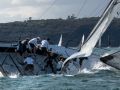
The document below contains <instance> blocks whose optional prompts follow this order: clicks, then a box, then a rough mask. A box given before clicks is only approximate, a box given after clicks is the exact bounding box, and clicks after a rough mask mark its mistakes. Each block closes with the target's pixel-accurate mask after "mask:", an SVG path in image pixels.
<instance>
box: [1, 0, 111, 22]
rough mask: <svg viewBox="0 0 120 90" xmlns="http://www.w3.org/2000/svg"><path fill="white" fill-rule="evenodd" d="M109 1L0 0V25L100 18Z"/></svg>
mask: <svg viewBox="0 0 120 90" xmlns="http://www.w3.org/2000/svg"><path fill="white" fill-rule="evenodd" d="M109 1H110V0H0V23H6V22H13V21H24V20H27V19H28V18H29V17H32V19H33V20H34V19H35V20H36V19H39V20H40V19H56V18H63V19H65V18H67V16H68V15H72V14H74V15H75V16H76V17H78V18H83V17H94V16H100V15H101V13H102V12H103V11H104V9H105V7H106V6H107V4H108V3H109Z"/></svg>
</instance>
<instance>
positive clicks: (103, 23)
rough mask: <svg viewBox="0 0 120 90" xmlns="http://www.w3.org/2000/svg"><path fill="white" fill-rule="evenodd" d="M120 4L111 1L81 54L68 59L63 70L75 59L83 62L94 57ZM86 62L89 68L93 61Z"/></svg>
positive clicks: (82, 47)
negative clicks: (98, 44) (97, 46)
mask: <svg viewBox="0 0 120 90" xmlns="http://www.w3.org/2000/svg"><path fill="white" fill-rule="evenodd" d="M119 2H120V1H119V0H111V1H110V2H109V4H108V6H107V7H106V9H105V10H104V12H103V14H102V15H101V18H100V20H99V21H98V23H97V24H96V25H95V27H94V28H93V30H92V32H91V33H90V34H89V36H88V38H87V39H86V41H85V42H84V44H83V45H82V46H81V50H80V51H79V52H76V53H74V54H72V55H71V56H70V57H68V58H67V59H66V60H65V61H64V63H63V66H62V67H63V68H64V66H65V64H66V63H67V62H69V61H70V60H73V59H74V58H78V59H80V60H81V59H82V60H83V59H84V58H85V59H86V57H90V56H91V55H92V53H93V50H94V48H95V45H96V43H97V42H98V40H99V39H100V38H101V36H102V35H103V34H104V33H105V31H106V30H107V28H108V26H109V25H110V24H111V22H112V20H113V19H114V17H115V14H116V13H117V12H118V11H117V9H118V6H119V5H120V4H119ZM84 62H85V65H87V66H88V65H89V63H90V62H91V60H89V61H88V60H87V61H86V60H84ZM83 66H84V65H83Z"/></svg>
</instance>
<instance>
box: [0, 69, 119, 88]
mask: <svg viewBox="0 0 120 90" xmlns="http://www.w3.org/2000/svg"><path fill="white" fill-rule="evenodd" d="M0 90H120V71H117V70H108V69H107V70H99V71H98V70H97V72H94V71H92V72H90V71H87V70H85V71H84V72H81V73H79V74H78V75H74V76H73V75H59V74H58V75H54V74H47V75H39V76H18V77H16V76H15V77H14V76H13V77H1V78H0Z"/></svg>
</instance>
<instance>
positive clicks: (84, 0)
mask: <svg viewBox="0 0 120 90" xmlns="http://www.w3.org/2000/svg"><path fill="white" fill-rule="evenodd" d="M86 2H87V0H83V4H82V5H81V7H80V9H79V11H78V13H77V15H76V16H77V17H78V16H79V15H80V13H81V12H82V9H83V8H84V6H85V4H86Z"/></svg>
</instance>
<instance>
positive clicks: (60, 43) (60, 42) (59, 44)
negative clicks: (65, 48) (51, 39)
mask: <svg viewBox="0 0 120 90" xmlns="http://www.w3.org/2000/svg"><path fill="white" fill-rule="evenodd" d="M58 46H62V34H61V37H60V40H59V43H58Z"/></svg>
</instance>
